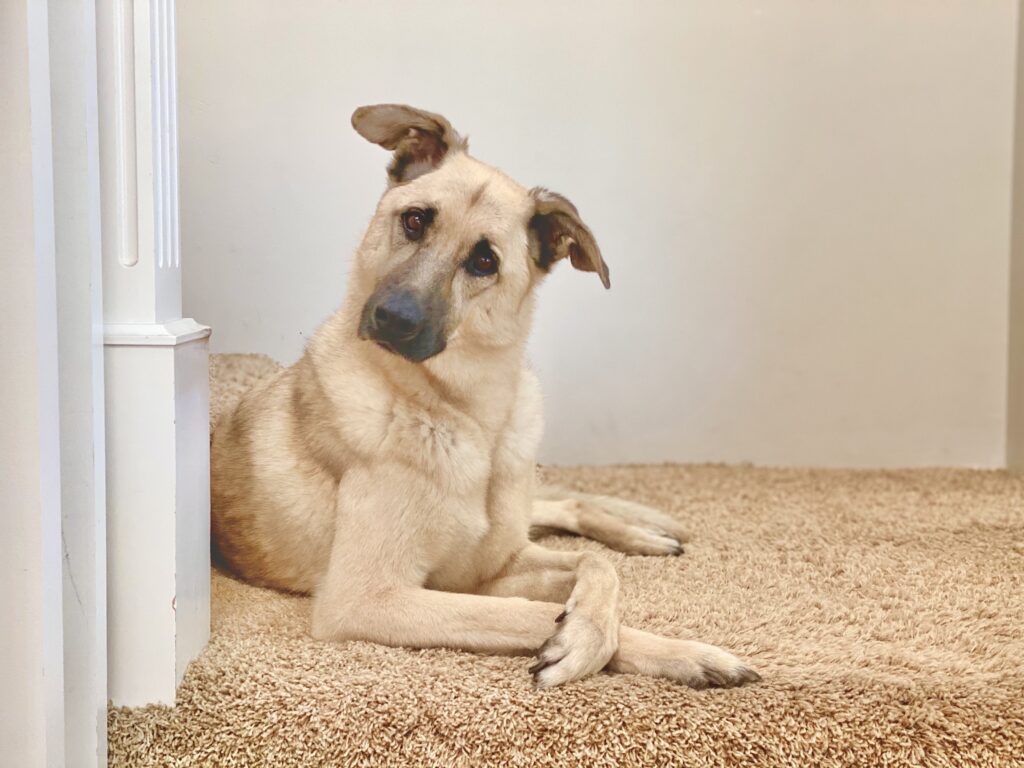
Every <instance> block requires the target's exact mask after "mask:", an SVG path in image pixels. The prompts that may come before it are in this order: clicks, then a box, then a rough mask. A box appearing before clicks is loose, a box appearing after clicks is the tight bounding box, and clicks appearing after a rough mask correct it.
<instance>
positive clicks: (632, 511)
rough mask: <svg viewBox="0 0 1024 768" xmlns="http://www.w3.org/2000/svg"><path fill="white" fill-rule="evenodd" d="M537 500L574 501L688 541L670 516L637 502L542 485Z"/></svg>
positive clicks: (687, 536) (684, 533) (681, 528)
mask: <svg viewBox="0 0 1024 768" xmlns="http://www.w3.org/2000/svg"><path fill="white" fill-rule="evenodd" d="M534 495H535V496H536V498H538V499H544V500H546V501H562V500H564V499H576V500H577V501H583V502H586V503H587V504H591V505H593V506H595V507H598V508H600V509H602V510H603V511H605V512H607V513H608V514H610V515H612V516H614V517H617V518H619V519H620V520H624V521H626V522H631V521H641V522H644V523H649V524H651V525H653V526H656V527H657V528H661V529H662V530H663V531H665V533H667V534H669V535H670V536H672V537H673V538H675V539H677V540H678V541H680V542H682V543H686V542H687V541H689V540H690V536H689V534H688V533H687V532H686V529H685V527H684V526H683V524H682V523H680V522H679V521H678V520H676V519H675V518H674V517H672V516H671V515H669V514H667V513H665V512H662V511H661V510H660V509H655V508H654V507H649V506H647V505H646V504H641V503H640V502H637V501H630V500H628V499H620V498H618V497H616V496H603V495H601V494H596V493H582V492H580V491H572V490H569V489H568V488H562V487H560V486H557V485H547V484H543V485H540V486H538V488H537V491H536V493H535V494H534Z"/></svg>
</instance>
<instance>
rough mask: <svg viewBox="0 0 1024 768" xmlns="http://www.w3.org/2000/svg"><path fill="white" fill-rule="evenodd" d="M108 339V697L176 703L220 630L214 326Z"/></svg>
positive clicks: (113, 331)
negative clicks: (213, 610) (214, 521)
mask: <svg viewBox="0 0 1024 768" xmlns="http://www.w3.org/2000/svg"><path fill="white" fill-rule="evenodd" d="M104 331H105V332H104V347H105V349H104V358H105V375H106V429H107V568H108V571H107V601H108V602H107V640H108V654H107V656H108V686H109V690H108V695H109V696H110V699H111V700H112V701H113V703H114V704H117V705H129V706H141V705H145V704H153V703H161V704H173V703H174V696H175V690H176V688H177V685H178V683H180V682H181V679H182V677H183V676H184V674H185V667H186V666H187V665H188V663H189V662H190V661H191V660H192V659H193V658H195V657H196V656H197V655H198V654H199V652H200V651H202V649H203V647H204V646H205V645H206V642H207V640H208V638H209V632H210V454H209V445H210V441H209V382H208V378H207V377H208V364H209V349H208V345H209V343H208V340H207V339H208V337H209V335H210V329H209V328H207V327H205V326H202V325H199V324H198V323H196V322H195V321H194V320H191V319H187V318H186V319H183V320H176V321H173V322H169V323H166V324H119V325H107V326H105V328H104Z"/></svg>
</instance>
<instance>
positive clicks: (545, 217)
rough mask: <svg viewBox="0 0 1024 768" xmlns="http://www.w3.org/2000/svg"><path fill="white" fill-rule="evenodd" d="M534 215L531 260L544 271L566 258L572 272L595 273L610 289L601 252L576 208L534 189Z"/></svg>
mask: <svg viewBox="0 0 1024 768" xmlns="http://www.w3.org/2000/svg"><path fill="white" fill-rule="evenodd" d="M530 197H532V198H533V201H534V213H533V216H532V217H531V218H530V225H529V226H530V232H531V233H532V237H533V238H534V239H535V252H534V258H536V259H537V264H538V265H539V266H540V268H541V269H543V270H545V271H547V270H549V269H551V265H552V264H554V263H555V262H556V261H558V260H559V259H564V258H565V257H566V256H568V257H569V261H570V262H571V263H572V265H573V266H574V267H576V269H579V270H582V271H584V272H597V274H598V276H599V277H600V278H601V282H602V283H603V284H604V287H605V288H611V281H610V280H609V279H608V265H607V264H605V263H604V259H603V258H601V249H600V248H598V247H597V241H596V240H595V239H594V234H593V233H592V232H591V231H590V228H589V227H587V225H586V224H584V223H583V220H582V219H580V214H579V211H577V210H576V206H575V205H573V204H572V203H571V202H569V201H568V200H567V199H566V198H564V197H562V196H561V195H559V194H557V193H555V192H551V191H550V190H547V189H544V188H543V187H534V188H533V189H531V190H530Z"/></svg>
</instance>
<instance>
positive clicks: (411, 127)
mask: <svg viewBox="0 0 1024 768" xmlns="http://www.w3.org/2000/svg"><path fill="white" fill-rule="evenodd" d="M352 127H353V128H355V129H356V131H358V132H359V135H360V136H362V137H363V138H364V139H366V140H367V141H372V142H373V143H374V144H379V145H380V146H382V147H384V148H385V149H391V150H394V153H395V156H394V159H392V161H391V165H389V166H388V176H389V177H390V178H391V182H392V183H393V184H401V183H402V182H405V181H412V180H413V179H415V178H417V177H418V176H422V175H423V174H424V173H427V172H429V171H432V170H434V169H435V168H437V166H439V165H440V164H441V163H442V161H443V160H444V158H445V155H447V154H448V153H449V152H451V151H456V150H460V151H465V150H466V149H467V143H466V140H465V139H463V138H462V137H461V136H459V134H458V133H456V132H455V130H454V129H453V128H452V126H451V124H450V123H449V122H448V121H447V120H445V119H444V118H443V117H441V115H435V114H434V113H433V112H425V111H424V110H422V109H414V108H413V107H407V106H406V105H404V104H374V105H372V106H368V107H359V109H357V110H356V111H355V112H353V113H352Z"/></svg>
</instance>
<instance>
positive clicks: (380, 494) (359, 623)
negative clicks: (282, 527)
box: [312, 465, 618, 686]
mask: <svg viewBox="0 0 1024 768" xmlns="http://www.w3.org/2000/svg"><path fill="white" fill-rule="evenodd" d="M402 471H403V468H401V467H388V466H387V465H382V466H377V467H376V468H375V469H374V471H370V470H369V469H367V468H354V469H352V470H350V471H349V472H348V473H347V474H346V477H345V478H344V479H343V482H342V488H341V489H340V491H341V493H340V500H339V511H338V517H337V521H336V529H335V536H334V541H333V543H332V548H331V555H330V560H329V563H328V567H327V572H326V573H325V575H324V577H323V579H322V581H321V583H320V585H319V586H318V588H317V589H316V590H315V592H314V596H313V616H312V631H313V635H314V636H315V637H317V638H319V639H325V640H368V641H371V642H377V643H383V644H386V645H396V646H407V647H414V648H431V647H448V648H460V649H464V650H469V651H477V652H483V653H530V652H533V651H534V650H535V649H537V647H538V646H541V645H542V643H545V641H546V640H548V639H549V638H551V636H552V632H555V637H554V638H552V640H551V642H549V643H548V644H547V645H545V653H546V656H545V657H542V658H543V659H544V661H545V664H546V665H547V668H546V669H545V670H543V674H541V675H538V677H537V683H538V685H540V686H549V685H556V684H559V683H563V682H566V681H568V680H575V679H578V678H581V677H586V676H587V675H590V674H593V673H594V672H597V671H598V670H600V669H601V668H603V667H604V666H605V665H606V664H607V663H608V661H609V660H610V659H611V657H612V655H613V654H614V652H615V649H616V647H617V645H618V613H617V605H618V581H617V578H616V577H615V572H614V570H613V569H612V568H611V565H610V564H608V563H606V562H604V561H603V560H601V559H600V558H597V557H595V556H593V555H590V556H588V557H584V558H581V559H580V562H579V563H577V566H576V568H575V570H574V574H575V575H574V584H575V586H574V587H573V588H572V590H571V592H570V594H569V599H568V602H567V603H566V604H562V603H561V602H542V601H535V600H527V599H524V598H522V597H508V596H496V595H489V594H486V595H485V594H459V593H453V592H443V591H439V590H432V589H427V588H425V586H424V585H425V584H426V583H427V579H428V576H429V575H430V574H431V573H432V572H433V571H435V570H436V569H437V568H438V567H439V565H440V564H441V563H442V562H443V561H444V560H445V559H447V558H450V557H453V556H454V557H457V556H459V555H460V554H461V553H460V552H459V550H458V548H452V547H445V546H441V545H439V540H441V541H443V540H444V533H443V532H442V533H439V529H440V528H442V527H443V525H444V524H445V523H446V518H445V515H447V516H448V517H449V518H450V517H451V516H452V515H454V514H456V512H455V511H454V510H453V507H454V506H455V505H457V504H458V503H459V500H458V499H457V498H455V497H454V496H452V495H451V494H450V493H447V492H440V491H438V490H436V489H434V488H432V486H431V483H430V481H429V480H428V479H427V478H425V477H422V476H412V475H410V474H408V473H407V474H406V475H405V476H404V477H401V472H402ZM382 476H384V477H385V478H389V479H390V481H383V480H382ZM399 477H401V482H397V480H396V478H399ZM438 510H440V511H441V512H443V513H444V514H443V515H441V516H438V514H435V513H436V512H437V511H438ZM439 537H440V539H439ZM537 549H538V550H539V549H540V548H539V547H538V548H537ZM556 620H557V621H556ZM556 630H557V631H556ZM555 638H557V642H556V640H555ZM538 671H541V670H538Z"/></svg>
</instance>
